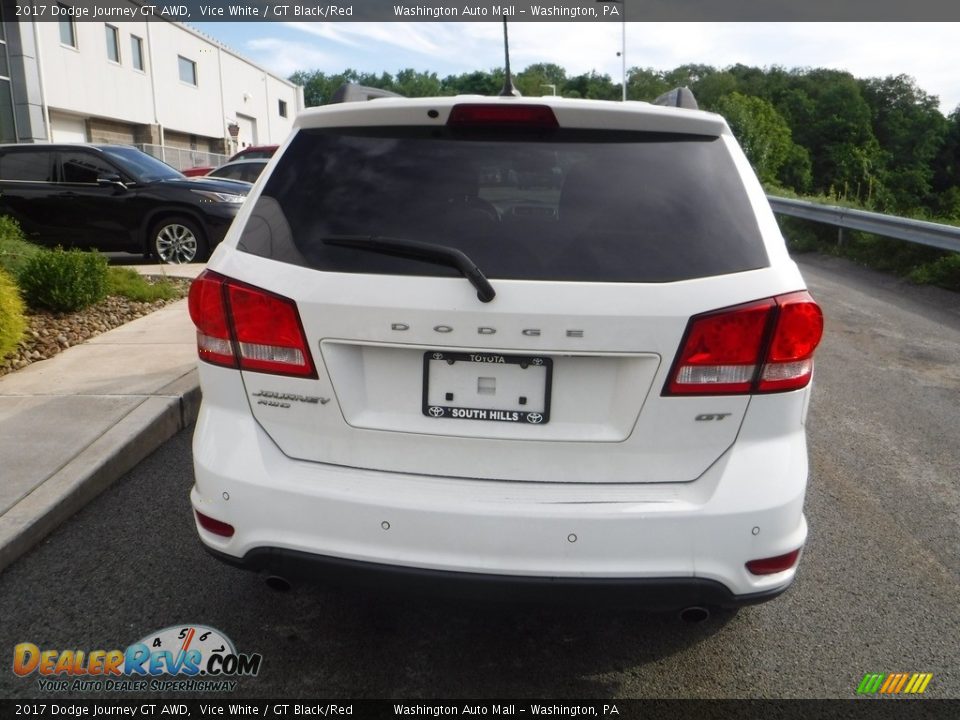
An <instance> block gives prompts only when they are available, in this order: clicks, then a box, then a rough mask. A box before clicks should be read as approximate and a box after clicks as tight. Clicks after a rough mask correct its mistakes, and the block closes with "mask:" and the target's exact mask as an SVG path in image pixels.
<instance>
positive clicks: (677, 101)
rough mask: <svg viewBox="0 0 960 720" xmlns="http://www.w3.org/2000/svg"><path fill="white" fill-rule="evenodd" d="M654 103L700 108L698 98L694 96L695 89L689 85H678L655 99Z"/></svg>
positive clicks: (693, 108)
mask: <svg viewBox="0 0 960 720" xmlns="http://www.w3.org/2000/svg"><path fill="white" fill-rule="evenodd" d="M653 104H654V105H664V106H666V107H678V108H686V109H687V110H699V109H700V106H699V105H697V99H696V98H695V97H694V96H693V91H692V90H690V88H688V87H677V88H674V89H673V90H670V91H669V92H665V93H664V94H663V95H661V96H660V97H658V98H657V99H656V100H654V101H653Z"/></svg>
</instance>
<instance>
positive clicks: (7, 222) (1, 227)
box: [0, 215, 42, 278]
mask: <svg viewBox="0 0 960 720" xmlns="http://www.w3.org/2000/svg"><path fill="white" fill-rule="evenodd" d="M41 249H42V248H41V247H40V246H39V245H35V244H33V243H32V242H28V241H27V240H25V239H24V237H23V233H22V232H21V230H20V226H19V225H18V224H17V222H16V221H15V220H13V219H12V218H10V217H7V216H6V215H2V216H0V268H3V269H4V270H6V271H7V272H8V273H9V274H10V275H11V276H12V277H14V278H17V277H18V276H19V275H20V271H21V270H22V269H23V266H24V265H26V264H27V261H28V260H30V258H32V257H33V256H34V255H36V254H37V253H38V252H40V250H41Z"/></svg>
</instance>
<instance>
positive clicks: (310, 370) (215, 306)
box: [188, 270, 317, 378]
mask: <svg viewBox="0 0 960 720" xmlns="http://www.w3.org/2000/svg"><path fill="white" fill-rule="evenodd" d="M188 305H189V308H190V319H191V320H193V324H194V325H195V326H196V328H197V352H198V354H199V356H200V359H201V360H203V361H205V362H208V363H212V364H214V365H221V366H223V367H231V368H239V369H240V370H248V371H253V372H263V373H271V374H274V375H292V376H294V377H305V378H316V377H317V371H316V368H315V366H314V364H313V358H312V356H311V354H310V350H309V347H308V345H307V337H306V334H305V333H304V331H303V323H301V322H300V313H299V312H298V311H297V305H296V303H295V302H294V301H293V300H291V299H290V298H285V297H283V296H281V295H277V294H275V293H272V292H268V291H267V290H262V289H260V288H257V287H254V286H252V285H247V284H246V283H241V282H238V281H236V280H233V279H231V278H227V277H224V276H223V275H219V274H218V273H215V272H212V271H210V270H204V271H203V272H202V273H201V274H200V275H199V276H198V277H197V279H196V280H194V281H193V284H192V285H191V286H190V297H189V300H188Z"/></svg>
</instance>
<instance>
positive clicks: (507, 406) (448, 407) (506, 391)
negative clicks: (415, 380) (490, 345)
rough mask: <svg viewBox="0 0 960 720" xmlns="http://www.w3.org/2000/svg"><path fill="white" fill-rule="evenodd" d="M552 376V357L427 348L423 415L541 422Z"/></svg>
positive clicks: (547, 405)
mask: <svg viewBox="0 0 960 720" xmlns="http://www.w3.org/2000/svg"><path fill="white" fill-rule="evenodd" d="M552 376H553V360H552V359H551V358H548V357H543V356H541V355H501V354H499V353H455V352H434V351H430V352H425V353H424V354H423V414H424V415H426V416H427V417H431V418H437V419H440V418H450V419H454V420H488V421H494V422H512V423H524V424H530V425H543V424H545V423H547V422H548V421H549V420H550V384H551V379H552Z"/></svg>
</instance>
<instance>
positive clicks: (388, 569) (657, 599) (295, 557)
mask: <svg viewBox="0 0 960 720" xmlns="http://www.w3.org/2000/svg"><path fill="white" fill-rule="evenodd" d="M204 548H205V549H206V551H207V552H208V553H210V554H211V555H212V556H213V557H215V558H217V559H218V560H220V561H222V562H225V563H227V564H228V565H233V566H234V567H237V568H240V569H243V570H249V571H253V572H258V573H260V574H263V575H265V576H275V577H280V578H283V579H284V580H286V581H287V582H290V583H292V584H295V583H296V582H298V581H305V582H321V583H322V584H323V585H325V586H332V587H340V588H351V589H352V588H365V589H370V590H373V591H376V592H378V593H382V592H398V593H405V594H412V595H417V596H429V597H431V598H438V597H439V598H453V599H467V600H481V601H492V602H536V603H550V604H567V603H571V604H581V603H587V602H589V603H596V602H598V601H602V602H608V603H611V604H614V605H620V604H622V605H629V606H630V607H637V608H645V609H649V610H675V609H679V608H685V607H692V606H702V607H723V608H736V607H743V606H745V605H756V604H758V603H762V602H766V601H768V600H772V599H774V598H775V597H777V596H779V595H781V594H782V593H783V592H784V591H786V590H787V589H788V588H789V585H784V586H781V587H777V588H773V589H770V590H764V591H761V592H755V593H750V594H746V595H734V594H733V593H732V592H730V590H729V589H728V588H727V587H725V586H724V585H723V584H722V583H719V582H717V581H715V580H705V579H703V578H576V577H536V576H533V577H531V576H515V575H490V574H485V573H465V572H448V571H439V570H425V569H422V568H413V567H402V566H398V565H382V564H377V563H366V562H357V561H354V560H344V559H342V558H334V557H326V556H323V555H314V554H311V553H305V552H298V551H296V550H287V549H285V548H255V549H254V550H251V551H250V552H249V553H247V554H246V556H244V557H243V558H235V557H233V556H231V555H226V554H224V553H221V552H218V551H216V550H213V549H212V548H210V547H208V546H204Z"/></svg>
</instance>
